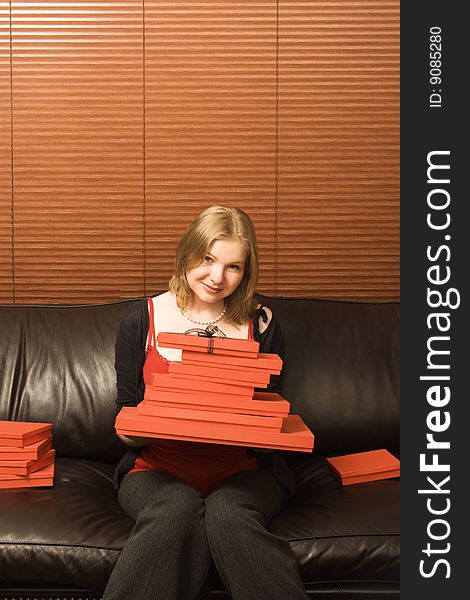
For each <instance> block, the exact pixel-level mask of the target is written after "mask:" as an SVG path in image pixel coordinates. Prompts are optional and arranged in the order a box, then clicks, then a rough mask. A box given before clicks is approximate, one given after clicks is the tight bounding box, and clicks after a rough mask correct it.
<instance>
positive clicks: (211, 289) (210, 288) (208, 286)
mask: <svg viewBox="0 0 470 600" xmlns="http://www.w3.org/2000/svg"><path fill="white" fill-rule="evenodd" d="M202 285H203V286H204V287H205V288H207V289H208V290H209V291H210V292H214V293H216V292H221V291H222V288H213V287H212V286H210V285H207V283H203V284H202Z"/></svg>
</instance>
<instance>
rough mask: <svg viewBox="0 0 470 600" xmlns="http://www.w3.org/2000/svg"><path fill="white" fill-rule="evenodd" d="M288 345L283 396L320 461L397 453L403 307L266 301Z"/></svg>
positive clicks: (285, 299) (298, 300)
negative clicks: (380, 452) (337, 456)
mask: <svg viewBox="0 0 470 600" xmlns="http://www.w3.org/2000/svg"><path fill="white" fill-rule="evenodd" d="M262 300H263V302H265V304H267V305H268V306H270V307H271V308H272V309H273V310H274V311H275V313H276V314H277V316H278V317H279V319H280V321H281V325H282V329H283V332H284V337H285V339H286V360H285V365H284V380H283V393H284V396H285V397H286V399H287V400H289V401H290V402H291V412H293V413H297V414H300V415H301V416H302V418H303V419H304V421H305V422H306V423H307V424H308V425H309V427H310V428H311V430H312V431H313V432H314V434H315V453H316V454H322V455H326V456H328V455H332V454H342V453H350V452H360V451H363V450H373V449H378V448H387V449H388V450H390V451H391V452H398V451H399V444H400V437H399V433H400V404H399V304H398V303H387V304H368V303H352V302H351V303H350V302H328V301H319V300H311V299H303V298H302V299H298V298H275V299H271V298H263V299H262Z"/></svg>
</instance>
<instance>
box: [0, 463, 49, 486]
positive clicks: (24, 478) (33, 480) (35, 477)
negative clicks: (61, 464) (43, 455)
mask: <svg viewBox="0 0 470 600" xmlns="http://www.w3.org/2000/svg"><path fill="white" fill-rule="evenodd" d="M52 485H54V463H52V464H50V465H48V466H47V467H44V468H42V469H39V471H35V472H34V473H31V474H30V475H5V474H0V489H8V488H9V489H15V488H28V487H43V486H49V487H50V486H52Z"/></svg>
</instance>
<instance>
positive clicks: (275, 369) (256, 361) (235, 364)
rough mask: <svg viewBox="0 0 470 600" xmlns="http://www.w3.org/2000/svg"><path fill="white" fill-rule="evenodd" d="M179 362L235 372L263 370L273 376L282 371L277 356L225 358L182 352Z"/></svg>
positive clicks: (215, 355) (222, 356)
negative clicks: (226, 368) (233, 370)
mask: <svg viewBox="0 0 470 600" xmlns="http://www.w3.org/2000/svg"><path fill="white" fill-rule="evenodd" d="M181 361H182V362H183V364H185V365H186V364H188V365H211V366H214V367H216V366H217V367H228V368H230V369H235V370H237V371H238V370H243V371H251V372H257V371H259V370H261V369H262V370H265V371H266V372H269V373H271V374H273V375H279V374H280V373H281V370H282V359H281V357H280V356H278V355H277V354H262V353H260V354H258V356H257V357H256V358H246V357H244V356H227V355H226V354H207V353H203V352H192V351H191V350H183V352H182V354H181Z"/></svg>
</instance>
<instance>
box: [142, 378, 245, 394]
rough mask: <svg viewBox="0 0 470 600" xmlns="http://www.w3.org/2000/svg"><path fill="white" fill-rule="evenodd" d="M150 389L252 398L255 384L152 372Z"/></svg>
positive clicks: (148, 387)
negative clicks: (220, 381)
mask: <svg viewBox="0 0 470 600" xmlns="http://www.w3.org/2000/svg"><path fill="white" fill-rule="evenodd" d="M146 389H150V390H155V391H156V390H161V391H162V390H168V391H173V392H174V391H175V390H177V391H178V392H180V393H182V394H184V393H187V392H188V393H195V392H199V393H204V394H219V395H220V394H226V395H230V396H242V397H244V398H252V397H253V393H254V391H255V386H249V385H232V384H230V383H217V382H211V381H205V380H204V379H196V378H193V377H187V376H178V377H177V376H176V375H170V374H169V373H154V375H153V386H147V387H146Z"/></svg>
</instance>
